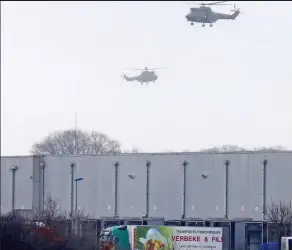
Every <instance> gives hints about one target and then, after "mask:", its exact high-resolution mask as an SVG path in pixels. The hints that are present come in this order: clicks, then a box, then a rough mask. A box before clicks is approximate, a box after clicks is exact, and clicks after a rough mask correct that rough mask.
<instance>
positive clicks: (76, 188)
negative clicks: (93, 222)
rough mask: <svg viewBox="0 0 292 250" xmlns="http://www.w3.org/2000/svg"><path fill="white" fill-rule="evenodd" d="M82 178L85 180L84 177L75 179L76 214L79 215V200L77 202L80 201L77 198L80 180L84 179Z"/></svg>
mask: <svg viewBox="0 0 292 250" xmlns="http://www.w3.org/2000/svg"><path fill="white" fill-rule="evenodd" d="M82 180H83V178H82V177H80V178H76V179H75V216H77V204H78V202H77V201H78V200H77V198H78V193H77V190H78V182H79V181H82Z"/></svg>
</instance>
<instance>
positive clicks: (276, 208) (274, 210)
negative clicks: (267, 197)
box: [266, 201, 292, 244]
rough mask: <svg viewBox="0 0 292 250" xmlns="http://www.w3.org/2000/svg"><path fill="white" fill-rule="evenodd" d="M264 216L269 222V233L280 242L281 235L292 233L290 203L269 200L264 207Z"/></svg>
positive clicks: (291, 205) (291, 206) (291, 209)
mask: <svg viewBox="0 0 292 250" xmlns="http://www.w3.org/2000/svg"><path fill="white" fill-rule="evenodd" d="M266 216H267V220H268V221H269V222H270V223H269V225H270V226H269V229H270V233H271V234H273V235H274V236H275V239H277V240H278V241H279V244H281V237H283V236H290V235H291V233H292V203H291V201H290V202H280V203H276V202H274V201H273V202H271V204H270V205H269V206H267V208H266Z"/></svg>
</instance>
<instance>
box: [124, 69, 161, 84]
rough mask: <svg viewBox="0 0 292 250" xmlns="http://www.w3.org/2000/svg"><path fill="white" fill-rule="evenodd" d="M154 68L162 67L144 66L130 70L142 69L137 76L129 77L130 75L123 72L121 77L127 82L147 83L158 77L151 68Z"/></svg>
mask: <svg viewBox="0 0 292 250" xmlns="http://www.w3.org/2000/svg"><path fill="white" fill-rule="evenodd" d="M156 69H163V68H153V69H148V68H147V67H145V68H144V69H132V70H142V72H141V74H140V75H138V76H133V77H130V76H127V75H125V74H123V75H122V77H123V78H124V79H125V80H126V81H128V82H130V81H138V82H140V83H141V84H142V85H143V83H146V84H147V85H148V83H149V82H155V81H156V80H157V79H158V76H157V75H156V73H155V72H154V71H153V70H156Z"/></svg>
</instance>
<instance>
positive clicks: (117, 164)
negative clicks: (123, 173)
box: [114, 162, 119, 217]
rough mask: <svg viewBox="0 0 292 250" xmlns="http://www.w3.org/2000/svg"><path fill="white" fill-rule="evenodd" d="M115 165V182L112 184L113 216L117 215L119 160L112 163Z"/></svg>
mask: <svg viewBox="0 0 292 250" xmlns="http://www.w3.org/2000/svg"><path fill="white" fill-rule="evenodd" d="M114 166H115V184H114V216H115V217H117V216H118V167H119V162H116V163H115V164H114Z"/></svg>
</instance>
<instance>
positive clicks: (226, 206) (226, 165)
mask: <svg viewBox="0 0 292 250" xmlns="http://www.w3.org/2000/svg"><path fill="white" fill-rule="evenodd" d="M224 164H225V197H224V201H225V202H224V203H225V208H224V209H225V212H224V218H225V219H226V220H227V219H228V212H229V211H228V207H229V200H228V198H229V192H228V187H229V164H230V161H229V160H226V161H225V163H224Z"/></svg>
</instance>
